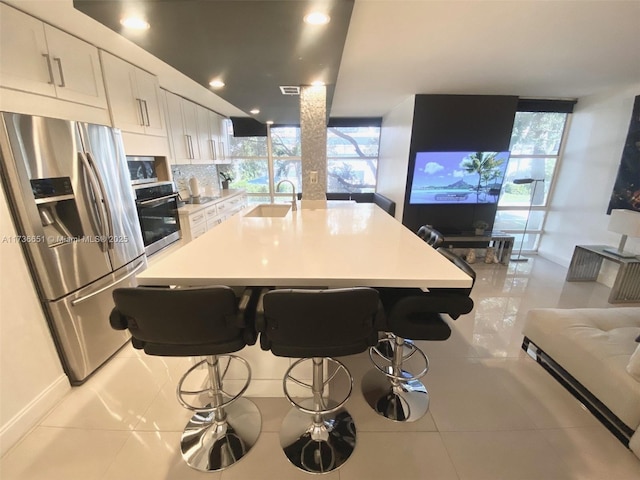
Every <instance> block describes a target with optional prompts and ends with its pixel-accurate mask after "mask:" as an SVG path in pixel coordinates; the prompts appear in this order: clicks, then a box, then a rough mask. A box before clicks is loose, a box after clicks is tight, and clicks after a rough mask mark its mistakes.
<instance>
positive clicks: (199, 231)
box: [191, 223, 208, 240]
mask: <svg viewBox="0 0 640 480" xmlns="http://www.w3.org/2000/svg"><path fill="white" fill-rule="evenodd" d="M207 230H208V227H207V224H206V223H203V224H202V225H198V226H197V227H195V228H192V229H191V240H194V239H196V238H198V237H199V236H200V235H203V234H204V233H206V232H207Z"/></svg>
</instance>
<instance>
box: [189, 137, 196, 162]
mask: <svg viewBox="0 0 640 480" xmlns="http://www.w3.org/2000/svg"><path fill="white" fill-rule="evenodd" d="M188 137H189V151H190V152H191V160H193V159H195V158H196V155H195V153H194V152H193V140H192V138H191V135H188Z"/></svg>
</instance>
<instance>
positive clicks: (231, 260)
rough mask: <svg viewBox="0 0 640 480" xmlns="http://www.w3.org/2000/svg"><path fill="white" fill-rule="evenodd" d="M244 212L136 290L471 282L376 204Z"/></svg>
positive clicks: (161, 265) (141, 278)
mask: <svg viewBox="0 0 640 480" xmlns="http://www.w3.org/2000/svg"><path fill="white" fill-rule="evenodd" d="M250 214H251V211H250V209H245V210H244V211H243V212H241V213H240V214H238V215H235V216H234V217H232V218H230V219H229V220H227V221H225V222H224V223H222V224H221V225H219V226H218V227H216V228H214V229H212V230H210V231H208V232H207V233H205V234H204V235H202V236H200V237H199V238H197V239H195V240H194V241H192V242H190V243H188V244H186V245H185V246H184V247H182V248H180V249H179V250H177V251H176V252H174V253H172V254H170V255H167V256H166V257H164V258H162V259H161V260H159V261H158V262H155V263H154V264H153V265H152V266H151V267H149V268H148V269H147V270H146V271H144V272H142V273H141V274H139V275H138V277H137V278H138V282H139V284H140V285H181V286H187V285H190V286H203V285H212V284H221V285H228V286H273V287H283V286H285V287H334V288H339V287H353V286H369V287H419V288H423V289H428V288H429V287H451V288H464V287H469V286H471V278H469V277H468V276H467V275H465V274H464V273H463V272H462V271H460V270H459V269H458V268H456V267H455V266H454V265H453V264H452V263H451V262H449V261H448V260H447V259H445V258H444V257H443V256H442V255H440V254H439V253H438V252H436V250H434V249H433V248H431V247H430V246H428V245H427V244H426V243H425V242H424V241H422V240H421V239H420V238H419V237H418V236H417V235H415V234H414V233H413V232H411V231H410V230H408V229H407V228H406V227H404V226H403V225H402V224H401V223H400V222H398V221H397V220H395V219H394V218H393V217H391V216H390V215H388V214H387V213H385V212H384V211H383V210H382V209H380V208H379V207H378V206H377V205H375V204H365V203H352V202H329V203H328V206H327V208H326V209H299V210H297V211H292V210H289V211H288V212H287V213H286V215H285V216H283V217H251V216H248V215H250Z"/></svg>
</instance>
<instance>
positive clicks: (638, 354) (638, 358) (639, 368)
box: [627, 345, 640, 382]
mask: <svg viewBox="0 0 640 480" xmlns="http://www.w3.org/2000/svg"><path fill="white" fill-rule="evenodd" d="M627 372H629V374H630V375H631V376H632V377H633V378H635V379H636V380H638V381H639V382H640V345H638V346H637V347H636V351H635V352H633V355H631V358H630V359H629V363H628V364H627Z"/></svg>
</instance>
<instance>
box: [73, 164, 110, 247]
mask: <svg viewBox="0 0 640 480" xmlns="http://www.w3.org/2000/svg"><path fill="white" fill-rule="evenodd" d="M78 158H79V159H80V163H82V166H83V167H84V169H85V171H86V172H87V176H88V177H89V182H90V183H91V189H92V190H93V192H94V196H95V194H96V192H98V191H100V186H99V185H98V183H97V181H96V178H95V175H94V173H93V170H92V169H91V165H90V164H89V162H88V161H87V159H86V157H85V156H84V154H83V153H82V152H78ZM97 207H98V208H97V210H98V215H99V216H100V222H101V223H102V227H103V228H104V226H105V225H106V224H107V219H106V218H105V217H104V211H103V209H102V207H101V206H100V205H97ZM99 233H100V248H101V249H102V250H103V251H104V250H106V249H107V241H106V240H107V239H106V235H105V232H104V231H101V232H99Z"/></svg>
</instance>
